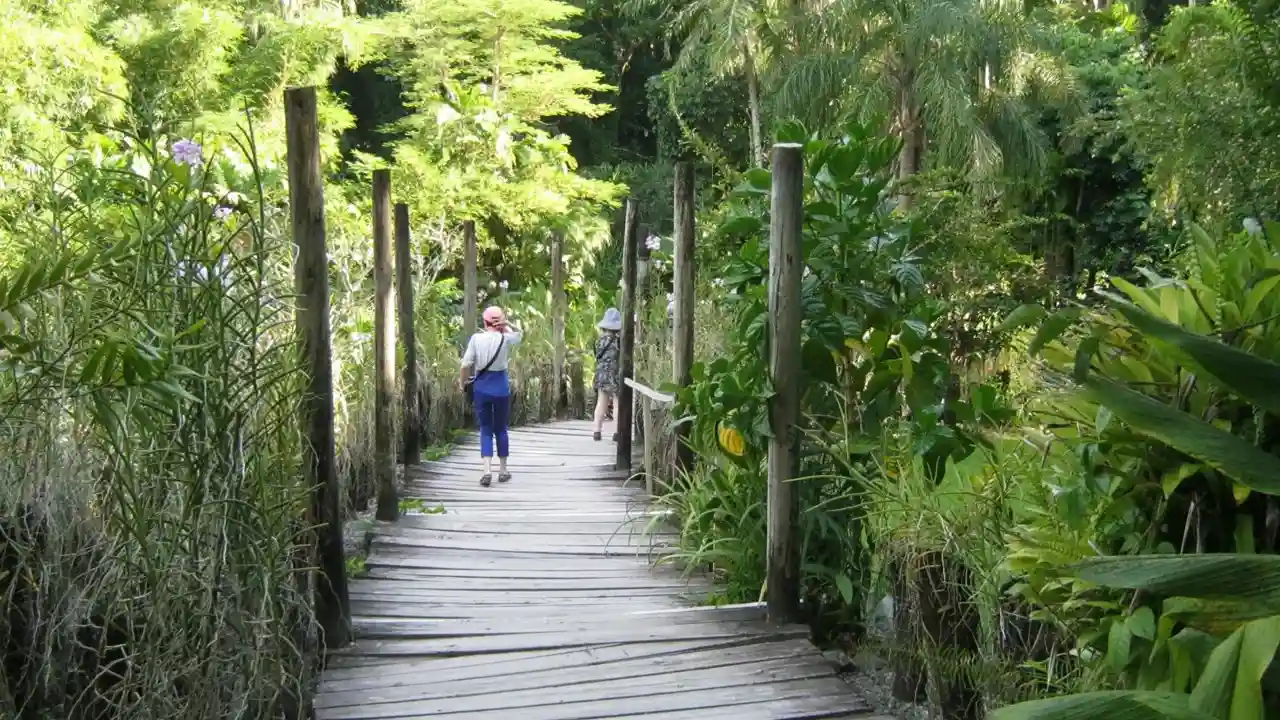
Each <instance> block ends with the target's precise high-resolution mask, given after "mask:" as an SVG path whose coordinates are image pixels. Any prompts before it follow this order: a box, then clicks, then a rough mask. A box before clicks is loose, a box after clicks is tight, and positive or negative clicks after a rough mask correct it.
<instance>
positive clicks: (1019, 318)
mask: <svg viewBox="0 0 1280 720" xmlns="http://www.w3.org/2000/svg"><path fill="white" fill-rule="evenodd" d="M1043 318H1044V308H1042V307H1040V306H1039V305H1023V306H1021V307H1019V308H1017V309H1016V310H1014V311H1013V312H1011V313H1009V315H1008V317H1006V318H1005V319H1004V322H1002V323H1000V327H999V330H1000V332H1008V331H1009V330H1016V329H1017V328H1020V327H1024V326H1026V325H1031V324H1033V323H1038V322H1040V320H1041V319H1043Z"/></svg>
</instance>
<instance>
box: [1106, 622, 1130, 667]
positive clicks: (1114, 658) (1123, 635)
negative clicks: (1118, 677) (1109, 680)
mask: <svg viewBox="0 0 1280 720" xmlns="http://www.w3.org/2000/svg"><path fill="white" fill-rule="evenodd" d="M1132 639H1133V635H1132V634H1131V633H1130V632H1129V628H1128V627H1126V626H1125V623H1124V621H1123V620H1122V619H1121V618H1115V619H1114V620H1112V622H1111V631H1110V632H1109V633H1108V634H1107V664H1108V665H1110V666H1111V667H1112V668H1113V669H1115V670H1117V671H1119V670H1124V668H1125V666H1126V665H1128V664H1129V648H1130V641H1131V640H1132Z"/></svg>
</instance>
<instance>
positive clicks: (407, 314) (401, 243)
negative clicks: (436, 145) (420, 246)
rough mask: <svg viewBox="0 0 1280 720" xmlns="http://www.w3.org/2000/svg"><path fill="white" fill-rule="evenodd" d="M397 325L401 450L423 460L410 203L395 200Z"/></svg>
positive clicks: (407, 458) (408, 458) (413, 461)
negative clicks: (401, 361)
mask: <svg viewBox="0 0 1280 720" xmlns="http://www.w3.org/2000/svg"><path fill="white" fill-rule="evenodd" d="M395 223H396V325H397V326H398V327H399V329H400V348H401V351H402V352H403V353H404V367H403V368H402V370H401V373H402V377H403V378H404V379H403V380H402V381H401V387H402V388H403V391H402V395H401V396H400V408H401V411H402V412H403V413H404V415H403V418H402V419H401V425H402V426H403V427H402V431H403V433H402V434H403V437H402V438H401V441H400V453H401V457H402V458H403V459H404V464H405V465H406V466H412V465H417V464H418V463H419V462H421V460H422V428H421V425H420V422H421V411H420V408H419V407H418V343H417V339H416V337H415V335H414V317H415V313H414V307H413V255H412V253H411V252H410V249H409V243H410V240H411V238H410V236H409V206H408V205H406V204H404V203H396V206H395Z"/></svg>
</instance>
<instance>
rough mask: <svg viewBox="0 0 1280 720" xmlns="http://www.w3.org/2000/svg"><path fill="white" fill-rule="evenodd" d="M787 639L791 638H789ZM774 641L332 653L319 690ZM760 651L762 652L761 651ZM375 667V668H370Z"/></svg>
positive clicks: (504, 673) (509, 673) (587, 664)
mask: <svg viewBox="0 0 1280 720" xmlns="http://www.w3.org/2000/svg"><path fill="white" fill-rule="evenodd" d="M787 642H791V643H794V642H797V641H794V640H791V641H787ZM774 644H780V643H761V642H759V641H758V640H757V639H755V638H751V639H748V640H742V639H734V640H728V641H725V640H706V639H699V640H677V641H674V642H668V643H646V644H644V645H597V646H593V647H590V648H576V647H575V648H560V649H556V650H532V651H526V652H515V653H500V654H487V655H462V656H457V657H431V658H403V657H395V658H392V659H391V660H390V661H389V662H387V663H385V664H382V665H379V666H369V665H349V664H347V663H348V662H350V661H352V660H361V659H363V657H367V656H353V657H343V656H337V657H334V658H333V659H332V661H331V662H330V666H329V669H327V670H326V671H325V675H324V678H323V680H322V682H321V687H322V688H326V689H328V688H334V689H335V690H343V689H352V688H355V687H361V686H365V685H368V684H369V683H372V686H374V687H378V686H381V685H383V684H385V683H388V682H394V681H396V680H397V679H400V680H403V679H404V677H405V676H406V675H412V676H415V677H416V678H418V679H419V680H421V677H422V674H423V673H430V675H431V677H432V678H439V679H440V681H441V682H450V681H458V680H468V679H478V678H487V677H514V676H517V675H523V674H532V673H536V672H546V671H560V670H582V669H585V668H592V667H596V666H599V665H607V664H609V663H615V662H623V661H627V660H633V659H638V658H649V657H659V656H675V655H680V654H683V653H691V652H719V651H727V650H733V649H735V648H743V647H751V648H755V647H768V646H772V645H774ZM761 652H768V650H762V651H761ZM375 668H376V669H375Z"/></svg>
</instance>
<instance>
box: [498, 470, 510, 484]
mask: <svg viewBox="0 0 1280 720" xmlns="http://www.w3.org/2000/svg"><path fill="white" fill-rule="evenodd" d="M510 481H511V473H509V472H504V473H498V482H500V483H504V482H510Z"/></svg>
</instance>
